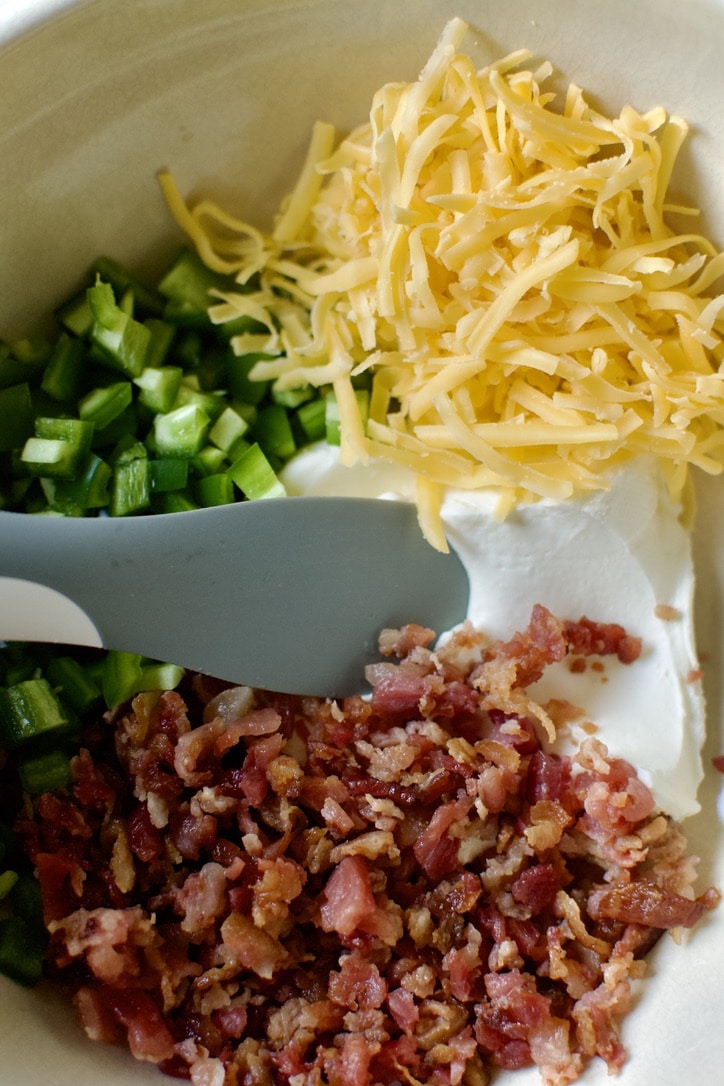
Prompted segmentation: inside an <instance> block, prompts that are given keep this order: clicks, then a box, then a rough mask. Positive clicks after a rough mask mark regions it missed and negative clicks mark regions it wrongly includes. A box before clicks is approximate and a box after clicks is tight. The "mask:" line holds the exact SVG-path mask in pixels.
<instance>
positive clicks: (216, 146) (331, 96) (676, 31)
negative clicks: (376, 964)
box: [0, 0, 724, 1086]
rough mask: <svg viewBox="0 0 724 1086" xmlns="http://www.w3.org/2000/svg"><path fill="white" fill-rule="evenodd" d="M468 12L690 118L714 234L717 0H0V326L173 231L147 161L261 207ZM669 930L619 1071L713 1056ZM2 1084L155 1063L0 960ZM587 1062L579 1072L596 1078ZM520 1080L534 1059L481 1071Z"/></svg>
mask: <svg viewBox="0 0 724 1086" xmlns="http://www.w3.org/2000/svg"><path fill="white" fill-rule="evenodd" d="M453 15H459V16H461V17H463V18H464V19H466V20H467V21H468V22H469V23H470V26H471V30H470V34H469V37H468V41H467V43H466V44H467V47H468V48H469V50H470V51H471V52H472V54H473V55H474V56H475V57H476V59H478V60H479V61H480V62H481V63H484V62H486V61H489V60H493V59H496V58H497V57H499V56H501V55H503V54H504V53H506V52H508V51H510V50H512V49H515V48H519V47H523V46H524V47H528V48H530V49H531V50H532V51H533V53H534V54H535V55H536V56H538V57H540V58H548V59H550V60H551V61H552V62H553V64H554V66H555V68H556V70H557V72H558V73H559V75H560V83H561V86H562V85H563V84H564V83H567V82H569V81H573V82H575V83H577V84H579V85H581V86H583V87H585V88H586V89H587V90H588V91H589V93H590V95H591V97H592V99H593V100H594V101H595V102H599V103H601V104H602V105H603V106H605V107H606V108H611V109H613V110H617V109H619V108H620V107H621V106H622V105H623V104H624V103H626V102H631V103H633V104H635V105H636V106H637V108H639V109H641V110H646V109H648V108H650V107H652V106H654V105H663V106H664V107H665V108H666V109H667V110H668V111H672V112H675V113H678V114H681V115H683V116H684V117H685V118H686V119H687V120H688V121H689V122H690V124H691V129H692V132H691V136H690V139H689V141H688V143H687V146H686V150H685V153H684V154H683V156H682V159H681V161H680V162H679V164H678V166H677V171H678V172H677V174H676V176H675V178H674V190H675V191H676V192H677V193H681V194H685V195H686V197H687V198H688V199H690V200H691V201H693V202H694V203H696V204H698V205H699V206H701V207H703V208H704V209H705V216H704V224H703V225H704V227H705V229H706V230H707V231H708V232H709V234H710V235H711V236H712V237H713V238H714V239H715V240H716V241H717V242H718V243H719V244H720V245H721V244H724V195H723V193H722V183H721V179H722V176H724V120H723V119H722V110H721V101H722V92H723V91H724V74H723V70H722V56H724V2H722V3H720V2H715V0H688V2H687V3H686V4H682V3H681V0H638V2H637V3H631V2H630V0H606V2H605V3H603V2H599V0H547V2H541V0H507V2H506V3H500V2H499V0H457V2H455V3H451V2H450V0H394V3H392V2H390V0H204V3H199V2H198V0H123V2H122V3H119V2H113V0H78V2H75V3H72V2H64V0H27V2H24V3H23V2H16V0H10V2H8V0H5V2H4V3H3V4H2V5H0V253H1V254H2V259H1V260H0V335H2V336H3V337H6V338H11V337H14V336H18V335H23V334H27V333H28V332H30V331H33V330H36V329H37V328H39V327H42V325H43V323H44V321H45V319H46V315H47V313H48V312H50V311H51V310H52V307H53V306H54V305H55V304H56V303H58V302H59V301H61V300H62V299H63V298H65V297H67V296H68V295H69V294H70V293H71V291H72V290H73V289H75V288H77V287H78V285H79V284H80V282H81V281H82V278H83V275H84V273H85V272H86V269H87V267H88V266H89V264H90V263H91V261H92V260H93V259H94V258H95V257H96V256H97V255H99V254H101V253H103V254H108V255H112V256H114V257H116V258H117V259H118V260H120V261H122V262H125V263H127V264H128V265H130V266H131V267H133V268H134V269H135V270H137V271H138V272H140V273H143V274H145V273H148V274H150V275H153V274H155V273H156V272H158V271H159V270H160V269H161V268H162V267H163V266H164V264H165V262H166V261H167V260H168V258H169V257H170V255H171V254H172V253H173V251H174V250H175V248H176V247H177V246H178V244H179V243H180V241H181V238H180V235H179V233H178V231H177V230H176V228H175V226H174V224H173V223H172V221H171V219H170V217H169V215H168V213H167V210H166V208H165V205H164V202H163V199H162V197H161V193H160V190H159V188H158V185H157V183H156V180H155V173H156V171H157V170H158V169H159V168H161V167H164V166H165V167H169V168H170V169H171V170H172V171H173V173H174V176H175V178H176V181H177V183H178V185H179V187H180V189H181V191H182V192H183V193H185V194H189V195H193V194H200V193H205V194H206V195H208V196H210V197H212V198H215V199H216V200H218V201H219V202H221V203H222V204H223V205H224V206H225V207H226V208H228V209H229V210H230V211H232V212H233V213H237V214H239V215H241V216H243V217H245V218H247V219H250V220H251V221H253V222H256V223H258V224H259V225H262V226H264V225H268V224H269V223H270V220H271V216H272V214H273V212H274V210H275V208H276V207H277V205H278V203H279V200H280V199H281V197H282V195H283V194H284V193H285V192H286V191H287V190H288V189H289V187H290V184H291V182H292V180H293V178H294V176H295V174H296V171H297V168H298V167H299V165H300V163H301V160H302V157H303V155H304V151H305V148H306V143H307V138H308V135H309V131H310V127H311V125H312V123H313V121H314V120H316V119H318V118H321V119H324V120H327V121H331V122H332V123H334V124H335V125H336V126H338V128H339V130H340V131H343V130H345V129H346V128H348V127H350V126H351V125H353V124H355V123H357V122H359V121H362V120H364V118H365V116H366V113H367V109H368V104H369V101H370V98H371V95H372V93H373V92H374V90H375V89H376V88H377V87H378V86H380V85H381V84H382V83H383V82H387V81H389V80H396V79H410V78H414V77H415V75H416V74H417V72H418V70H419V68H420V67H421V65H422V64H423V63H424V61H425V59H426V58H427V56H428V54H429V52H430V50H431V49H432V47H433V45H434V43H435V41H436V39H437V37H438V34H439V33H440V31H441V29H442V27H443V25H444V23H445V22H446V21H447V19H449V18H450V17H452V16H453ZM723 486H724V483H722V482H721V480H717V479H703V480H698V481H697V488H698V491H699V507H700V512H699V522H698V526H697V531H696V537H695V545H696V557H697V563H698V569H699V581H700V585H701V586H703V589H702V590H701V591H700V593H699V595H700V599H699V601H698V613H697V623H698V635H699V643H700V648H701V652H702V657H703V658H704V659H705V661H706V679H705V684H706V693H707V697H708V701H709V706H710V728H709V738H708V741H707V749H706V751H705V757H706V760H707V764H708V763H709V762H710V760H711V757H712V756H713V755H715V754H717V753H719V752H721V751H724V735H723V734H722V731H721V720H722V711H721V710H722V696H721V694H722V692H721V689H720V681H719V674H720V673H721V670H722V664H724V641H723V640H722V636H721V633H720V631H721V629H722V628H724V627H723V623H722V618H723V617H724V603H723V596H722V593H723V588H724V546H722V543H724V513H723V512H722V510H724V501H722V499H723V498H724V490H722V487H723ZM718 792H719V784H718V780H717V777H716V774H715V773H714V771H713V770H711V769H710V770H708V772H707V777H706V780H705V783H704V786H703V789H702V794H701V801H702V813H701V815H698V816H696V817H694V818H693V819H691V820H689V822H688V823H687V826H686V829H687V832H688V835H689V839H690V842H691V844H692V847H693V849H694V850H695V851H696V852H698V854H699V855H700V856H701V858H702V859H701V876H702V879H703V880H704V881H706V882H707V883H708V882H710V881H714V882H715V883H716V882H718V883H719V885H720V886H724V849H723V848H722V845H723V844H724V835H722V831H721V823H720V816H719V814H718V809H717V796H718ZM688 942H689V945H688V946H686V947H685V948H682V947H678V946H676V945H675V944H674V943H673V941H672V940H670V939H668V938H666V939H664V940H662V942H661V944H660V945H659V946H658V947H657V949H656V952H655V953H654V955H653V956H652V964H651V971H650V977H649V980H648V982H647V984H646V987H645V990H644V993H643V996H642V998H641V1000H640V1004H639V1005H637V1006H636V1007H635V1009H634V1011H633V1014H632V1015H631V1017H630V1019H629V1020H628V1021H627V1023H626V1026H625V1030H624V1040H625V1043H626V1045H627V1047H628V1048H629V1051H630V1060H629V1063H628V1064H627V1065H626V1067H625V1068H624V1071H623V1072H622V1074H621V1076H620V1080H619V1081H620V1082H621V1086H644V1084H646V1086H650V1084H651V1083H653V1082H656V1083H657V1084H658V1086H674V1084H677V1086H678V1084H679V1083H681V1082H696V1083H697V1084H698V1086H714V1083H716V1082H719V1081H720V1078H721V1066H722V1059H723V1058H724V1033H723V1032H722V1030H721V1020H720V1019H721V1012H720V1007H721V1002H720V1000H721V976H722V968H723V967H724V913H723V912H719V913H715V914H714V915H713V916H712V917H710V918H709V919H708V920H707V922H706V923H704V924H703V925H702V926H701V928H700V929H698V930H697V931H696V933H695V934H694V936H693V937H692V938H691V939H690V940H689V941H688ZM0 1053H1V1058H0V1086H17V1084H18V1083H21V1082H22V1083H23V1084H24V1086H45V1084H47V1083H51V1082H52V1083H53V1086H91V1084H94V1086H95V1084H96V1083H97V1082H99V1081H102V1082H104V1083H107V1084H109V1086H111V1084H112V1086H141V1084H144V1083H148V1084H151V1083H158V1082H159V1081H161V1080H160V1079H159V1075H158V1072H157V1071H156V1070H155V1069H153V1068H151V1067H148V1066H143V1065H138V1064H135V1063H134V1062H133V1061H132V1059H131V1058H130V1056H128V1055H127V1054H126V1053H124V1052H122V1051H119V1050H116V1049H112V1048H107V1047H105V1046H102V1045H92V1044H90V1043H89V1042H88V1041H87V1040H86V1039H85V1037H84V1035H83V1033H82V1031H81V1029H80V1027H79V1026H78V1025H77V1023H76V1021H75V1019H74V1017H73V1013H72V1011H70V1010H69V1009H68V1007H67V1006H66V1005H65V1004H64V1002H63V1001H62V999H61V998H60V997H59V996H58V994H57V993H55V992H53V991H50V990H47V989H45V988H42V987H41V989H39V990H37V991H26V990H24V989H21V988H18V987H16V986H13V985H12V984H11V983H10V982H8V981H5V980H4V979H2V978H0ZM605 1077H606V1076H605V1068H604V1067H603V1066H602V1065H601V1066H600V1067H599V1066H593V1067H592V1068H591V1069H590V1070H589V1071H588V1072H587V1073H586V1075H585V1078H584V1081H585V1082H586V1083H596V1082H603V1081H604V1078H605ZM509 1080H510V1081H511V1082H517V1083H519V1084H520V1086H526V1084H529V1083H533V1082H535V1081H537V1075H536V1074H535V1073H534V1072H532V1071H530V1072H529V1071H524V1072H516V1073H514V1074H510V1075H507V1074H501V1075H500V1077H499V1081H500V1082H501V1083H503V1082H505V1083H507V1082H508V1081H509Z"/></svg>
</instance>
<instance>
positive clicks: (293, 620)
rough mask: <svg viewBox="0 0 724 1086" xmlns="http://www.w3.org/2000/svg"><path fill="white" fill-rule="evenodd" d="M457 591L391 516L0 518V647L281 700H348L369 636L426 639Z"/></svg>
mask: <svg viewBox="0 0 724 1086" xmlns="http://www.w3.org/2000/svg"><path fill="white" fill-rule="evenodd" d="M40 586H42V587H40ZM468 588H469V586H468V580H467V576H466V574H465V571H464V569H463V567H462V564H461V562H460V560H459V559H458V558H457V556H456V555H455V554H450V555H442V554H440V553H439V552H437V551H435V550H434V549H433V548H432V547H431V546H430V545H429V544H428V543H426V542H425V540H424V539H423V537H422V535H421V532H420V528H419V526H418V524H417V519H416V514H415V509H414V507H412V506H411V505H407V504H404V503H401V502H392V501H382V500H374V499H360V498H327V497H324V498H322V497H314V498H302V497H299V498H296V497H295V498H280V499H267V500H265V501H257V502H244V503H237V504H234V505H225V506H219V507H216V508H212V509H203V510H197V511H192V512H187V513H176V514H172V515H163V516H153V515H152V516H143V517H132V518H131V517H129V518H121V517H118V518H114V517H101V518H87V519H82V518H79V519H74V518H65V517H45V516H30V515H28V514H23V513H7V512H3V513H0V639H4V640H6V641H46V642H56V643H62V644H75V645H95V646H98V647H104V648H112V649H124V650H126V651H129V652H135V653H139V654H141V655H143V656H147V657H150V658H151V659H154V660H163V661H167V662H170V663H174V664H180V665H182V666H184V667H188V668H192V669H195V670H198V671H202V672H205V673H207V674H211V675H215V676H217V677H219V678H222V679H226V680H228V681H233V682H240V683H246V684H248V685H251V686H260V687H264V688H266V689H271V690H277V691H283V692H285V693H295V694H318V695H324V696H344V695H346V694H349V693H354V692H358V691H360V690H362V689H363V688H364V674H363V672H364V666H365V664H366V663H368V662H369V661H370V660H373V659H375V658H377V635H378V634H379V631H380V629H382V628H383V627H384V626H399V625H401V624H403V623H406V622H418V623H420V624H422V625H426V626H431V627H432V628H433V629H434V630H435V631H436V632H438V633H440V632H442V631H443V630H445V629H448V628H449V627H451V626H453V625H455V623H457V622H459V621H461V620H462V619H463V618H464V616H465V610H466V605H467V600H468Z"/></svg>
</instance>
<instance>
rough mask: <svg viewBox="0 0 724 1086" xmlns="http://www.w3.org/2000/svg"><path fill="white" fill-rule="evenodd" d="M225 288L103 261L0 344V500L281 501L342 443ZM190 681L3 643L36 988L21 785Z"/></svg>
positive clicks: (12, 945)
mask: <svg viewBox="0 0 724 1086" xmlns="http://www.w3.org/2000/svg"><path fill="white" fill-rule="evenodd" d="M252 287H253V284H250V289H251V288H252ZM214 289H217V290H221V291H228V290H230V289H235V290H238V289H239V288H238V286H237V285H236V284H235V283H234V282H233V281H232V280H231V279H230V278H228V277H225V276H223V275H219V274H217V273H215V272H212V271H210V270H209V269H208V268H206V266H205V265H204V264H203V263H202V262H201V260H200V259H199V257H198V256H197V255H196V253H195V252H194V251H193V250H191V249H188V248H183V249H182V250H181V251H180V252H179V254H178V255H177V257H176V259H175V260H174V261H173V263H172V264H171V266H170V268H169V269H168V271H167V272H166V273H165V274H164V275H163V277H162V278H161V280H160V282H159V283H158V284H157V286H155V287H149V286H148V285H147V284H145V283H143V282H141V281H139V279H138V278H137V277H136V276H134V275H133V274H131V273H130V272H129V271H128V270H127V269H125V268H123V267H121V266H120V265H119V264H118V263H116V262H115V261H113V260H111V259H108V258H106V257H102V258H100V259H98V260H97V261H95V263H94V264H93V266H92V267H91V268H90V269H89V273H88V277H87V282H86V283H85V284H84V285H83V286H82V288H81V289H80V290H79V291H78V292H77V293H76V294H74V295H73V296H72V297H71V298H70V299H68V300H67V301H66V302H64V303H63V304H62V305H60V306H59V307H58V308H57V310H56V311H55V322H56V328H57V331H56V334H55V336H54V337H53V338H52V339H47V338H44V337H41V338H34V339H23V340H20V341H17V342H13V343H0V509H5V510H10V511H16V512H23V513H29V514H35V515H46V516H97V515H102V516H103V515H109V516H133V515H135V516H138V515H146V514H149V513H179V512H183V511H186V510H189V509H196V508H199V507H206V506H214V505H221V504H225V503H228V502H233V501H244V500H254V499H259V498H267V497H277V496H282V495H283V494H284V487H283V485H282V483H281V481H280V479H279V475H278V472H279V469H280V468H281V467H282V465H283V464H284V463H286V462H287V461H288V460H289V459H291V457H292V456H294V454H295V453H296V452H297V451H298V449H300V448H302V447H303V446H305V445H308V444H311V443H313V442H315V441H318V440H323V439H324V440H326V441H327V442H329V443H330V444H338V443H339V414H338V411H337V404H336V401H335V398H334V394H333V392H332V391H331V389H329V388H322V389H317V388H313V387H311V386H309V387H305V388H301V389H295V390H293V391H291V392H278V391H276V390H275V389H274V388H273V387H272V385H271V383H270V382H268V381H256V380H253V379H252V378H251V377H250V372H251V370H252V369H253V367H254V364H255V363H256V362H257V361H258V360H259V358H262V357H264V356H263V355H259V354H246V355H237V354H236V353H235V352H234V349H233V347H232V340H233V337H234V336H236V335H237V334H239V333H240V332H246V331H254V330H255V326H254V323H253V321H251V320H250V319H248V318H241V319H240V320H238V321H232V322H229V323H226V324H221V325H218V326H217V325H214V324H213V323H212V322H211V320H210V319H209V315H208V307H209V305H210V303H211V302H212V301H213V296H212V295H210V293H209V292H210V291H213V290H214ZM359 395H360V396H361V397H364V395H365V390H364V388H362V389H360V392H359ZM182 676H183V671H182V669H180V668H178V667H176V666H174V665H173V664H166V663H160V662H157V661H152V660H147V659H145V658H142V657H140V656H135V655H133V654H132V653H126V652H108V653H99V652H96V653H94V652H89V651H88V650H77V651H74V650H69V649H67V648H62V649H59V648H51V647H49V646H44V647H43V646H36V645H33V646H26V645H18V644H14V645H7V646H5V647H4V648H3V649H2V651H0V774H2V775H3V782H2V783H3V784H6V783H7V781H8V780H12V781H13V782H17V795H13V794H10V793H11V792H12V789H11V790H10V792H8V789H7V787H5V788H4V789H3V790H2V791H4V793H5V794H4V796H3V797H2V798H0V972H4V973H6V974H7V975H9V976H11V977H13V979H15V980H18V981H20V982H21V983H25V984H33V983H35V982H36V981H37V979H38V977H39V976H40V971H41V965H42V946H43V938H44V936H43V928H42V917H41V910H40V902H39V897H38V887H37V883H36V882H35V880H34V878H33V876H32V873H31V872H28V871H26V870H23V863H22V858H21V857H20V856H19V850H18V847H17V842H16V841H15V838H14V835H13V832H12V823H13V820H14V818H15V815H16V814H17V804H18V803H19V802H22V795H23V793H24V794H26V795H28V796H33V795H39V794H41V793H42V792H45V791H50V790H52V789H55V788H60V787H63V786H65V785H66V784H68V783H69V780H70V770H69V759H70V757H71V756H72V754H73V753H74V751H75V750H76V749H77V745H78V738H79V733H80V721H81V719H82V718H83V717H84V715H85V714H87V713H92V712H95V713H98V712H102V711H103V709H104V707H112V706H114V705H117V704H120V703H122V702H125V701H127V700H128V699H129V698H131V697H133V696H134V695H135V694H136V693H139V692H140V691H143V690H153V689H171V688H173V687H175V686H176V685H178V683H179V682H180V680H181V678H182Z"/></svg>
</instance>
